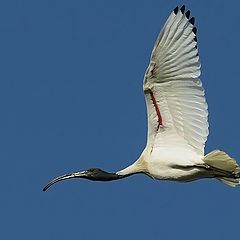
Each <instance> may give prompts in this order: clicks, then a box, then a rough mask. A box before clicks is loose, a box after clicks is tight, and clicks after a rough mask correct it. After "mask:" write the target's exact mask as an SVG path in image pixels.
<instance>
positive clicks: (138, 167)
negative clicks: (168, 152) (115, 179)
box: [116, 160, 146, 178]
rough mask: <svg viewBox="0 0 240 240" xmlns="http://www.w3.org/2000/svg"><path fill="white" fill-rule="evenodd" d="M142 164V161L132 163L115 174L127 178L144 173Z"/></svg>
mask: <svg viewBox="0 0 240 240" xmlns="http://www.w3.org/2000/svg"><path fill="white" fill-rule="evenodd" d="M145 170H146V169H145V168H144V164H143V162H142V161H140V160H138V161H136V162H134V163H133V164H132V165H130V166H128V167H126V168H124V169H122V170H120V171H118V172H117V173H116V174H117V175H119V176H121V178H123V177H127V176H130V175H133V174H136V173H144V172H145Z"/></svg>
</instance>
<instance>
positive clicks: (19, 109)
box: [0, 0, 240, 240]
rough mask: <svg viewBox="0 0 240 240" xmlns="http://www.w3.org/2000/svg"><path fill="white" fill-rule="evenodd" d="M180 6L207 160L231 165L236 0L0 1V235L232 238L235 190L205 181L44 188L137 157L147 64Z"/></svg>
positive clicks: (238, 191) (239, 116) (142, 138)
mask: <svg viewBox="0 0 240 240" xmlns="http://www.w3.org/2000/svg"><path fill="white" fill-rule="evenodd" d="M183 3H184V4H186V6H187V8H189V9H190V10H191V12H192V15H194V16H195V17H196V26H197V27H198V40H199V50H200V57H201V62H202V77H201V78H202V81H203V83H204V87H205V89H206V96H207V100H208V104H209V111H210V118H209V121H210V136H209V138H208V142H207V145H206V152H209V151H211V150H213V149H215V148H220V149H224V150H225V151H226V152H228V153H229V154H231V155H232V156H233V157H235V158H237V159H239V160H240V152H239V142H240V141H239V133H240V130H239V122H240V110H239V103H240V101H239V89H240V77H239V76H240V73H239V71H240V67H239V56H240V45H239V42H240V29H239V17H240V13H239V8H240V2H238V1H231V2H230V1H225V0H224V1H220V0H218V1H216V0H215V1H184V2H183V1H173V0H171V1H170V0H165V1H163V0H162V1H161V0H141V1H138V0H133V1H129V0H122V1H113V0H102V1H98V0H82V1H78V0H73V1H60V0H41V1H33V0H25V1H17V0H11V1H10V0H1V2H0V111H1V115H0V159H1V163H0V165H1V181H0V184H1V186H0V187H1V193H0V222H1V223H0V226H1V231H0V238H1V239H36V240H38V239H41V240H42V239H59V240H61V239H84V240H85V239H87V240H88V239H116V240H118V239H121V240H122V239H129V240H131V239H139V240H142V239H144V240H146V239H147V240H152V239H154V240H155V239H165V240H166V239H195V240H198V239H218V240H219V239H239V227H240V220H239V216H240V208H239V202H240V188H235V189H234V188H230V187H227V186H225V185H223V184H221V183H219V182H217V181H214V180H200V181H196V182H192V183H188V184H181V183H173V182H161V181H153V180H151V179H150V178H148V177H146V176H141V175H139V176H133V177H130V178H127V179H124V180H122V181H116V182H109V183H96V182H90V181H86V180H81V181H80V180H72V181H66V182H62V183H60V184H58V185H55V186H54V187H52V188H51V189H49V191H48V192H45V193H44V192H42V188H43V186H44V185H45V184H46V183H47V182H48V181H49V180H51V179H52V178H53V177H56V176H58V175H61V174H63V173H65V172H72V171H74V170H83V169H86V168H89V167H93V166H95V167H101V168H103V169H106V170H108V171H116V170H119V169H121V168H123V167H125V166H127V165H129V164H130V163H132V162H133V161H134V160H135V159H137V157H138V156H139V154H140V153H141V151H142V149H143V148H144V146H145V142H146V132H147V128H146V124H147V119H146V109H145V101H144V96H143V93H142V81H143V75H144V72H145V68H146V67H147V64H148V61H149V56H150V53H151V50H152V47H153V43H154V41H155V39H156V37H157V34H158V32H159V30H160V29H161V27H162V26H163V24H164V22H165V20H166V19H167V17H168V15H169V14H170V12H171V11H172V10H173V9H174V8H175V6H176V5H182V4H183Z"/></svg>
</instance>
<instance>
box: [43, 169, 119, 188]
mask: <svg viewBox="0 0 240 240" xmlns="http://www.w3.org/2000/svg"><path fill="white" fill-rule="evenodd" d="M71 178H86V179H88V180H92V181H112V180H117V179H120V178H122V176H120V175H118V174H116V173H108V172H105V171H103V170H101V169H99V168H90V169H88V170H84V171H81V172H74V173H69V174H65V175H63V176H60V177H57V178H55V179H53V180H52V181H51V182H49V183H48V184H47V185H46V186H45V187H44V188H43V191H46V190H47V189H48V188H50V187H51V186H52V185H53V184H55V183H57V182H60V181H63V180H67V179H71Z"/></svg>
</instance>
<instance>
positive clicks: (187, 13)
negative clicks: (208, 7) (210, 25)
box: [185, 10, 190, 19]
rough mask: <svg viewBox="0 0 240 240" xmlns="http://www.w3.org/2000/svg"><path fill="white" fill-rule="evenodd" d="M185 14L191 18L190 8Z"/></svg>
mask: <svg viewBox="0 0 240 240" xmlns="http://www.w3.org/2000/svg"><path fill="white" fill-rule="evenodd" d="M185 16H186V18H187V19H189V18H190V11H189V10H188V11H186V13H185Z"/></svg>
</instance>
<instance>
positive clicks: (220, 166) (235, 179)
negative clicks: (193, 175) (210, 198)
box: [203, 150, 240, 187]
mask: <svg viewBox="0 0 240 240" xmlns="http://www.w3.org/2000/svg"><path fill="white" fill-rule="evenodd" d="M203 161H204V162H205V163H206V164H207V165H208V166H209V167H210V168H211V167H212V168H213V169H214V171H216V172H219V173H220V174H222V176H221V177H217V179H218V180H220V181H221V182H223V183H225V184H227V185H229V186H231V187H235V186H237V185H240V167H239V165H238V164H237V162H236V160H235V159H233V158H231V157H230V156H229V155H228V154H227V153H225V152H223V151H220V150H214V151H212V152H210V153H208V154H207V155H206V156H205V157H204V159H203Z"/></svg>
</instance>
